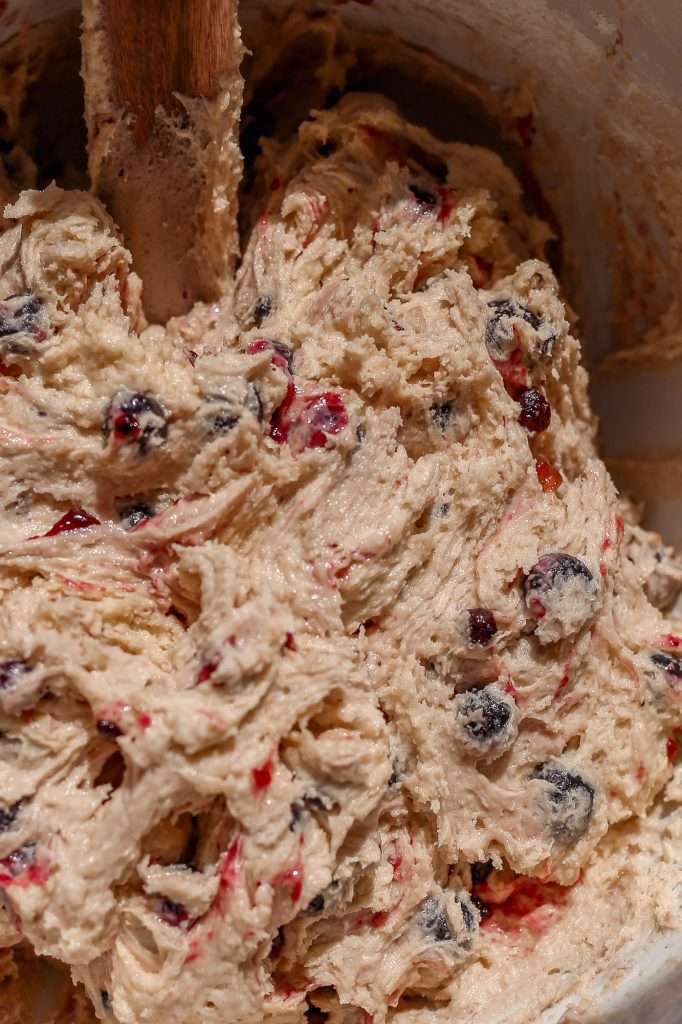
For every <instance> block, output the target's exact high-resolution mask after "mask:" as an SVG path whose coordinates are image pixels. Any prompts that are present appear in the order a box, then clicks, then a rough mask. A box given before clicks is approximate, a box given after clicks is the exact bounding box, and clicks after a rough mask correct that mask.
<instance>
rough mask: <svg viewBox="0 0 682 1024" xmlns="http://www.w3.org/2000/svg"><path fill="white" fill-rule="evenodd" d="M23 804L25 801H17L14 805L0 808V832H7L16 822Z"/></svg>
mask: <svg viewBox="0 0 682 1024" xmlns="http://www.w3.org/2000/svg"><path fill="white" fill-rule="evenodd" d="M25 803H26V801H25V800H18V801H17V802H16V803H15V804H10V805H9V806H7V807H0V832H8V831H9V829H11V828H12V826H13V825H14V823H15V821H16V820H17V815H18V814H19V811H20V810H21V808H22V807H23V805H24V804H25Z"/></svg>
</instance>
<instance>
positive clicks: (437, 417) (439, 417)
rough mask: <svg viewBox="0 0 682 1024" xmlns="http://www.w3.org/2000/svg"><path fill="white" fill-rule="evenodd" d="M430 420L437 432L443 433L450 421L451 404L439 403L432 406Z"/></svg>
mask: <svg viewBox="0 0 682 1024" xmlns="http://www.w3.org/2000/svg"><path fill="white" fill-rule="evenodd" d="M431 419H432V420H433V422H434V423H435V425H436V426H437V427H438V428H439V430H442V431H443V432H445V431H446V430H447V428H448V424H449V423H450V420H451V419H452V402H441V403H440V404H439V405H432V406H431Z"/></svg>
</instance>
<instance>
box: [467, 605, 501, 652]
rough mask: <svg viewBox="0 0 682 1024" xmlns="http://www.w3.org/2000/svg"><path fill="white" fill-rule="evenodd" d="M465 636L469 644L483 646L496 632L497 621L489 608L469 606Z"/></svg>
mask: <svg viewBox="0 0 682 1024" xmlns="http://www.w3.org/2000/svg"><path fill="white" fill-rule="evenodd" d="M468 615H469V622H468V624H467V637H468V639H469V643H470V644H474V645H477V646H480V647H485V646H486V644H489V643H490V641H491V640H492V638H493V637H494V636H495V634H496V633H497V622H496V621H495V616H494V615H493V613H492V612H491V611H490V609H489V608H470V609H469V612H468Z"/></svg>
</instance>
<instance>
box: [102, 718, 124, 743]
mask: <svg viewBox="0 0 682 1024" xmlns="http://www.w3.org/2000/svg"><path fill="white" fill-rule="evenodd" d="M97 732H98V733H99V734H100V736H106V737H107V739H110V740H115V739H116V738H117V737H118V736H122V735H123V730H122V729H120V728H119V727H118V726H117V725H116V722H112V721H111V719H110V718H98V719H97Z"/></svg>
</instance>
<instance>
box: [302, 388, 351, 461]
mask: <svg viewBox="0 0 682 1024" xmlns="http://www.w3.org/2000/svg"><path fill="white" fill-rule="evenodd" d="M305 419H306V421H307V423H308V424H309V426H310V438H309V440H308V444H307V445H306V447H307V448H321V447H322V446H323V445H325V444H326V443H327V435H328V434H338V433H340V432H341V431H342V430H343V428H344V427H346V426H347V425H348V413H347V412H346V407H345V405H344V404H343V399H342V398H341V396H340V395H337V394H335V393H334V392H333V391H325V392H324V394H322V395H316V396H313V397H312V398H308V399H306V412H305Z"/></svg>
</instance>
